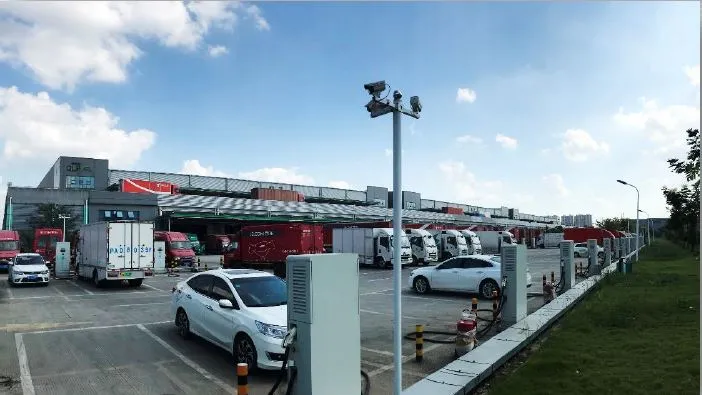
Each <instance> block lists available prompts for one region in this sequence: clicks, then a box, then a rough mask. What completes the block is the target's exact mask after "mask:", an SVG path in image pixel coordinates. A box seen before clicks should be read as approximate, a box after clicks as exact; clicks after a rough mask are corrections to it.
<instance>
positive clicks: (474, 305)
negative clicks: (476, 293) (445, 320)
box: [470, 298, 478, 314]
mask: <svg viewBox="0 0 702 395" xmlns="http://www.w3.org/2000/svg"><path fill="white" fill-rule="evenodd" d="M470 311H471V312H472V313H473V314H478V298H473V299H472V300H471V301H470Z"/></svg>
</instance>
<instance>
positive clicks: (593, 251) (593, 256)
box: [587, 239, 599, 276]
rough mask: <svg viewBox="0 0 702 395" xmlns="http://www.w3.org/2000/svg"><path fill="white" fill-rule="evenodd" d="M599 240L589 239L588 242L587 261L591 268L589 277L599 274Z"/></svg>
mask: <svg viewBox="0 0 702 395" xmlns="http://www.w3.org/2000/svg"><path fill="white" fill-rule="evenodd" d="M597 250H598V248H597V240H596V239H588V240H587V261H588V266H589V267H590V270H589V273H588V274H589V275H591V276H593V275H596V274H599V270H598V269H599V262H598V260H597Z"/></svg>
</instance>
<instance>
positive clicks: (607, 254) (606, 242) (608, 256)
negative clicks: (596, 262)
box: [602, 238, 612, 267]
mask: <svg viewBox="0 0 702 395" xmlns="http://www.w3.org/2000/svg"><path fill="white" fill-rule="evenodd" d="M611 245H612V239H608V238H604V239H602V248H604V264H603V265H602V266H604V267H607V266H609V265H610V264H611V263H612V247H611Z"/></svg>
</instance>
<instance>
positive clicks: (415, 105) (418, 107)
mask: <svg viewBox="0 0 702 395" xmlns="http://www.w3.org/2000/svg"><path fill="white" fill-rule="evenodd" d="M410 106H411V107H412V111H414V112H422V103H421V102H420V101H419V96H412V97H410Z"/></svg>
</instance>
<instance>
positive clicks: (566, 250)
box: [561, 240, 575, 292]
mask: <svg viewBox="0 0 702 395" xmlns="http://www.w3.org/2000/svg"><path fill="white" fill-rule="evenodd" d="M574 255H575V243H574V242H573V240H563V241H561V265H562V266H563V286H562V290H563V292H565V291H567V290H569V289H571V288H573V285H575V256H574Z"/></svg>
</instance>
